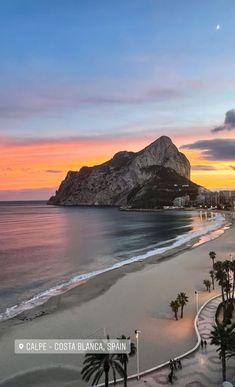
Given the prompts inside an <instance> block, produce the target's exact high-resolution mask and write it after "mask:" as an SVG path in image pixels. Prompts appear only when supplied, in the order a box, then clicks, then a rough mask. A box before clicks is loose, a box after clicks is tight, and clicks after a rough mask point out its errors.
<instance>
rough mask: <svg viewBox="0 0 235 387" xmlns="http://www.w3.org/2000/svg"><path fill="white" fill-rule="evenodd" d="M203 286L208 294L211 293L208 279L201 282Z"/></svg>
mask: <svg viewBox="0 0 235 387" xmlns="http://www.w3.org/2000/svg"><path fill="white" fill-rule="evenodd" d="M203 284H204V285H205V287H206V290H207V291H208V292H209V293H210V291H211V281H210V280H208V279H205V280H204V281H203Z"/></svg>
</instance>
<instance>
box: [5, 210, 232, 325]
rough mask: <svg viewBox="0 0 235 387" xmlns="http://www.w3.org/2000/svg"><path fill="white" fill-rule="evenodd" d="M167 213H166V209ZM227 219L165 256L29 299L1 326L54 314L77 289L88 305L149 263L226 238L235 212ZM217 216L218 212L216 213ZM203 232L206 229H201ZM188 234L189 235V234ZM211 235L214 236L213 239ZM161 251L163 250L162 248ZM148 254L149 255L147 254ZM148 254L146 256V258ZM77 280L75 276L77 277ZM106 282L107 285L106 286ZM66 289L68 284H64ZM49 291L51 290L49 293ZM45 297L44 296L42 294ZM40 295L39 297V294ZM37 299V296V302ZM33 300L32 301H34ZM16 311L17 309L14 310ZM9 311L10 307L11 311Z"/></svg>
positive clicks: (226, 215) (110, 270)
mask: <svg viewBox="0 0 235 387" xmlns="http://www.w3.org/2000/svg"><path fill="white" fill-rule="evenodd" d="M166 211H167V210H166ZM218 213H221V214H222V215H223V216H224V222H223V223H222V224H221V225H220V226H219V227H218V228H216V229H215V230H213V231H208V232H206V233H205V234H204V233H202V235H199V236H196V237H194V238H192V239H189V241H186V242H184V243H182V244H180V245H179V246H176V247H172V245H170V246H169V249H166V251H164V252H163V253H154V254H152V255H149V256H147V257H146V258H145V259H136V260H133V261H131V260H132V258H131V259H130V261H131V262H128V263H127V261H124V262H120V263H119V264H120V266H118V265H117V267H113V266H110V267H108V268H107V269H104V270H101V271H100V272H99V271H97V272H95V273H96V274H94V275H92V276H91V277H90V278H86V279H83V280H80V281H79V282H74V283H73V282H72V281H71V284H69V285H67V286H68V287H67V288H66V289H65V290H64V291H63V290H61V289H59V291H58V292H57V293H58V294H52V295H50V296H46V299H44V298H43V297H42V298H41V302H39V303H37V304H33V302H31V303H30V301H31V300H27V301H26V303H29V305H28V306H29V307H28V308H25V310H23V311H20V312H18V313H16V314H15V315H14V316H12V317H9V318H6V319H2V320H0V327H4V326H5V325H7V326H9V325H15V324H18V323H19V322H24V321H31V320H33V319H35V318H39V317H41V316H44V315H46V314H50V313H53V312H55V311H57V310H58V309H59V308H60V305H61V300H62V299H63V298H66V295H67V296H68V297H69V296H70V294H71V295H72V294H73V292H77V289H80V294H79V298H78V300H77V305H81V304H82V303H84V302H88V301H89V300H91V299H93V298H95V297H98V296H99V295H101V294H103V293H104V292H105V291H106V290H108V289H109V288H110V287H111V286H112V284H114V283H115V282H117V281H118V280H119V279H120V278H122V277H123V276H125V275H127V274H129V273H132V272H136V271H138V270H141V269H142V268H144V267H145V265H149V264H158V263H160V262H162V261H163V260H168V259H171V258H173V257H175V256H177V255H178V254H180V253H182V252H184V251H187V250H190V249H194V248H196V247H198V246H200V245H202V244H204V243H207V242H210V241H213V240H214V239H216V238H219V237H220V236H221V235H223V234H224V233H225V232H226V230H227V229H229V227H230V226H231V224H232V222H233V216H234V215H233V213H232V212H229V213H228V212H218ZM215 215H216V213H215ZM201 230H203V229H201ZM188 234H189V233H187V234H186V235H188ZM210 236H212V237H210ZM160 250H161V248H160ZM147 254H148V253H147ZM147 254H146V255H147ZM114 266H115V265H114ZM75 278H76V277H75ZM95 280H96V287H95V289H93V291H92V292H91V291H89V288H91V289H92V281H95ZM103 283H105V286H104V284H103ZM62 286H66V285H62ZM87 290H88V291H87ZM48 291H49V290H48ZM48 291H46V292H45V294H48ZM43 294H44V293H43ZM38 296H40V295H38ZM38 296H35V298H36V299H37V297H38ZM33 300H34V298H33V299H32V301H33ZM13 308H14V307H13ZM9 309H10V308H9Z"/></svg>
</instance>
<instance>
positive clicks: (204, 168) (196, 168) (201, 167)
mask: <svg viewBox="0 0 235 387" xmlns="http://www.w3.org/2000/svg"><path fill="white" fill-rule="evenodd" d="M191 169H192V170H193V171H216V170H217V168H216V167H213V166H212V165H192V167H191Z"/></svg>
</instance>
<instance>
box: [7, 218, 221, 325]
mask: <svg viewBox="0 0 235 387" xmlns="http://www.w3.org/2000/svg"><path fill="white" fill-rule="evenodd" d="M204 225H205V226H204V227H202V228H201V229H199V230H196V231H195V230H192V231H190V232H187V233H185V234H182V235H179V236H177V237H176V238H175V239H174V240H173V243H171V244H170V245H167V246H164V247H155V248H153V249H152V250H149V251H147V252H146V253H144V254H140V255H136V256H133V257H131V258H128V259H125V260H123V261H120V262H117V263H115V264H113V265H112V266H109V267H107V268H104V269H100V270H95V271H92V272H89V273H85V274H80V275H77V276H75V277H73V278H71V279H70V280H68V281H66V282H64V283H62V284H60V285H58V286H55V287H52V288H50V289H48V290H46V291H44V292H42V293H40V294H38V295H36V296H34V297H33V298H31V299H30V300H27V301H23V302H21V303H20V304H17V305H14V306H12V307H9V308H7V309H6V311H5V312H3V313H1V314H0V321H5V320H8V319H10V318H13V317H16V316H17V315H19V314H20V313H22V312H24V311H27V310H30V309H33V308H35V307H36V306H39V305H42V304H44V303H45V302H46V301H48V300H49V299H50V298H51V297H54V296H57V295H60V294H63V293H65V292H67V291H68V290H70V289H72V288H74V287H76V286H77V285H79V284H81V283H82V282H84V281H87V280H89V279H91V278H93V277H95V276H97V275H100V274H103V273H106V272H109V271H111V270H115V269H118V268H120V267H122V266H125V265H129V264H131V263H133V262H138V261H143V260H146V259H148V258H150V257H152V256H154V255H160V254H163V253H166V252H170V251H171V250H173V249H175V248H177V247H180V246H184V245H186V246H190V247H196V246H199V245H200V244H203V243H205V242H207V241H210V240H212V239H215V238H217V237H218V236H220V235H221V234H222V233H224V231H225V230H226V228H228V227H226V220H225V217H224V216H223V215H222V214H220V213H216V214H215V215H214V217H212V218H208V219H207V221H206V222H205V223H204ZM198 238H199V240H198V241H197V242H196V243H194V244H192V241H194V240H195V239H198ZM190 242H191V244H190Z"/></svg>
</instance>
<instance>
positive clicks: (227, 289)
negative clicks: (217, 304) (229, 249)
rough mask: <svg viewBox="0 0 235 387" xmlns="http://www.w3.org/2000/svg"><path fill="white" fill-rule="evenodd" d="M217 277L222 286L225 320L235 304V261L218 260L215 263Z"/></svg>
mask: <svg viewBox="0 0 235 387" xmlns="http://www.w3.org/2000/svg"><path fill="white" fill-rule="evenodd" d="M214 273H215V279H216V281H217V282H218V284H219V286H220V288H221V296H222V305H223V311H224V313H223V316H224V320H226V318H227V314H229V308H230V307H231V305H232V306H233V300H234V293H235V261H228V260H226V261H223V262H222V261H217V262H215V264H214Z"/></svg>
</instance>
